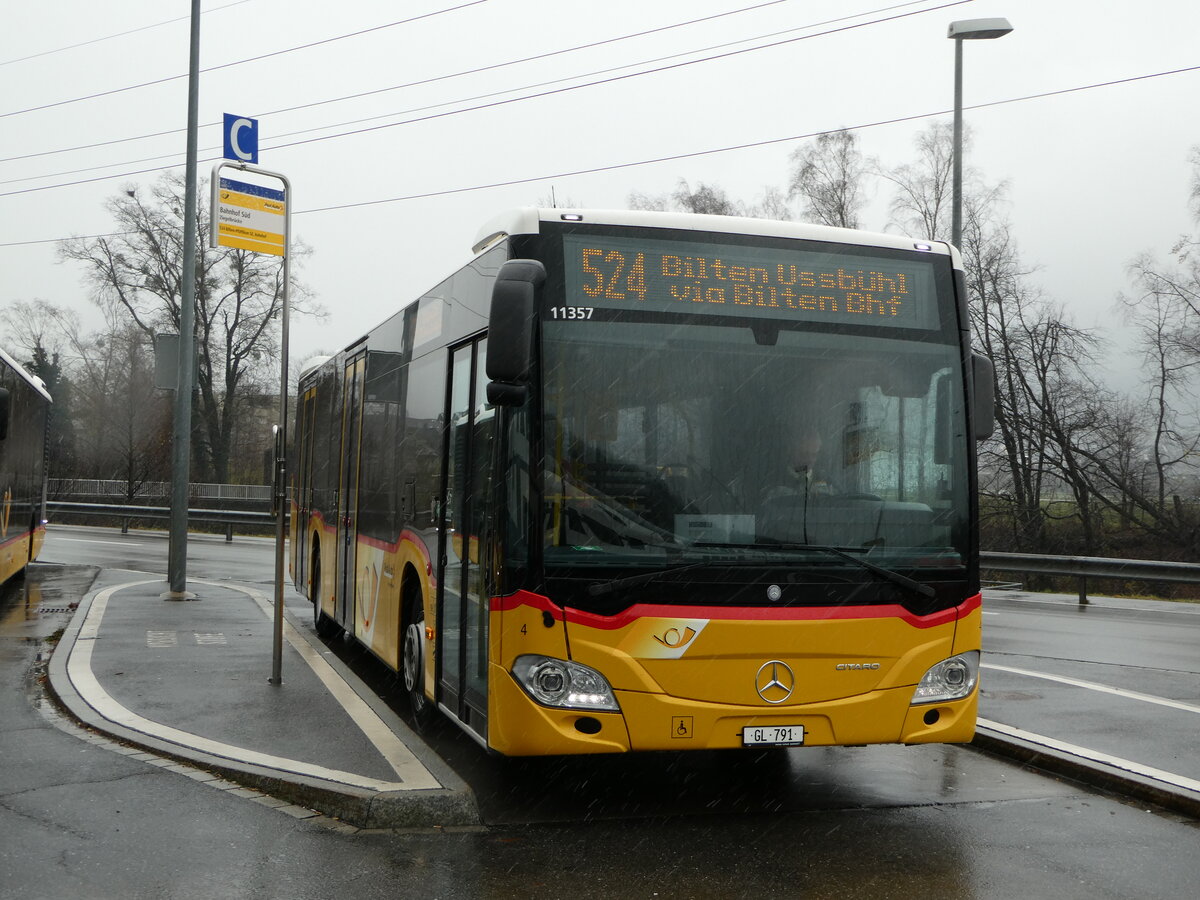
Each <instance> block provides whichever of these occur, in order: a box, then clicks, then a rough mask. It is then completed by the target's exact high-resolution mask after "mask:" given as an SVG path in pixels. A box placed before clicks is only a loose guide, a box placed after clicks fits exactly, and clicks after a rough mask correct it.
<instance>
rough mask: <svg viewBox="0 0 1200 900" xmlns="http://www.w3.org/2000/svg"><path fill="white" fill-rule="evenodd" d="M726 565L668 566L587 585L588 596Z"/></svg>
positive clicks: (692, 564)
mask: <svg viewBox="0 0 1200 900" xmlns="http://www.w3.org/2000/svg"><path fill="white" fill-rule="evenodd" d="M728 564H729V563H728V561H722V562H714V561H712V560H705V561H704V562H694V563H688V564H687V565H686V566H670V567H668V568H666V569H655V570H654V571H653V572H642V573H641V574H640V575H626V576H625V577H624V578H614V579H612V580H611V581H603V582H596V583H594V584H590V585H588V594H590V595H591V596H593V597H601V596H603V595H604V594H611V593H612V592H613V591H615V590H618V589H620V588H623V587H634V586H636V585H639V584H649V583H650V582H652V581H657V580H658V579H659V578H662V577H663V576H664V575H674V574H675V573H676V572H690V571H691V570H692V569H700V568H703V567H705V566H713V565H728ZM734 565H736V563H734Z"/></svg>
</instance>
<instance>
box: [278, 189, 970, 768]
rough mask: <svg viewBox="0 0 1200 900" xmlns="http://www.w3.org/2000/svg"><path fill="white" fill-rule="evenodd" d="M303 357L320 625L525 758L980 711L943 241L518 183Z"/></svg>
mask: <svg viewBox="0 0 1200 900" xmlns="http://www.w3.org/2000/svg"><path fill="white" fill-rule="evenodd" d="M474 249H475V254H474V257H473V258H472V259H471V261H470V262H469V263H467V264H466V265H465V266H463V267H462V268H461V269H459V270H458V271H457V272H454V273H453V274H452V275H450V277H448V278H447V279H446V280H445V281H443V282H441V283H440V284H438V285H437V286H435V287H434V288H432V289H431V290H429V291H428V292H426V293H424V294H423V295H421V296H419V297H417V298H416V299H414V300H412V301H411V302H408V303H406V304H403V303H397V310H398V311H397V312H396V313H395V314H394V315H393V316H392V317H391V318H389V319H388V320H387V321H385V322H383V323H382V324H381V325H379V326H378V327H377V328H375V329H374V330H372V331H371V332H370V333H369V334H367V335H366V336H365V337H362V338H360V339H359V340H357V341H355V342H354V343H353V344H351V345H349V346H348V347H346V349H345V350H344V351H342V352H341V353H339V354H338V355H337V356H336V357H333V358H328V359H323V360H319V361H314V363H313V364H311V365H310V366H309V367H308V368H307V369H306V371H305V372H304V373H303V375H302V377H301V380H300V388H299V397H298V408H297V417H296V425H297V427H296V438H295V447H294V450H293V460H294V467H293V471H294V475H295V477H294V483H293V495H292V496H293V509H292V511H293V515H292V519H291V522H292V525H291V539H292V548H293V549H292V558H291V566H292V573H293V578H294V581H295V584H296V586H297V588H298V589H299V590H300V591H301V592H303V593H305V594H306V595H307V596H308V597H309V598H310V599H311V600H312V602H313V612H314V616H315V620H316V626H317V628H318V630H320V631H321V632H324V633H331V632H336V631H339V630H343V631H345V632H349V633H350V634H351V635H352V636H353V637H354V638H355V639H356V640H357V641H360V642H361V643H362V644H363V645H365V646H366V647H367V648H369V649H370V650H371V651H372V652H373V653H374V654H375V655H376V656H378V657H379V658H380V659H381V660H382V661H383V662H384V663H386V664H387V665H389V666H391V667H393V668H394V669H395V670H397V671H398V672H400V673H402V674H403V678H404V684H405V686H406V688H407V690H408V691H409V693H410V695H411V698H412V705H413V710H414V715H415V717H416V718H417V719H418V720H422V719H424V718H426V717H427V716H429V715H433V714H436V712H437V711H439V710H440V712H441V713H442V714H445V715H446V716H449V717H450V718H451V719H452V720H453V721H455V722H456V723H458V724H459V725H460V726H461V727H462V728H463V729H464V730H466V731H467V732H468V733H469V734H470V735H471V736H472V737H473V738H475V739H476V740H477V741H478V742H479V743H480V744H482V745H483V746H485V747H487V748H489V749H490V750H493V751H496V752H499V753H503V754H509V755H535V754H569V753H603V752H618V751H629V750H682V749H690V748H696V749H701V748H706V749H707V748H727V747H728V748H732V747H764V746H829V745H848V744H870V743H889V742H891V743H895V742H900V743H919V742H952V741H967V740H970V739H971V737H972V735H973V733H974V729H975V719H976V708H977V699H978V690H977V684H978V672H979V650H980V617H981V612H980V582H979V547H978V528H977V524H976V523H977V509H976V490H975V488H976V475H975V441H976V440H977V439H979V438H981V437H985V436H986V435H987V434H988V433H989V432H990V430H991V427H992V425H991V423H992V411H991V410H992V399H991V398H992V381H991V379H992V374H991V367H990V365H989V364H988V362H987V360H986V359H984V358H982V357H978V356H975V355H973V354H972V353H971V350H970V344H969V336H968V317H967V309H966V293H965V287H964V281H963V274H962V269H961V263H960V261H959V256H958V253H957V251H955V250H954V249H953V248H951V247H949V246H948V245H946V244H942V243H934V242H928V241H920V240H913V239H910V238H905V237H898V236H892V235H882V234H869V233H865V232H858V231H849V230H843V229H834V228H826V227H819V226H815V225H803V224H797V223H791V222H777V221H760V220H753V219H740V218H731V217H723V216H702V215H684V214H674V213H655V212H628V211H621V212H615V211H589V210H570V211H564V210H560V209H548V210H547V209H544V210H535V209H521V210H516V211H513V212H511V213H510V214H508V215H506V216H503V217H501V218H500V219H498V220H496V221H495V222H493V223H491V224H490V225H489V226H488V227H486V228H485V229H484V230H483V232H482V233H481V234H480V237H479V241H478V243H477V245H476V246H475V248H474Z"/></svg>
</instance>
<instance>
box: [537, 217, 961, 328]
mask: <svg viewBox="0 0 1200 900" xmlns="http://www.w3.org/2000/svg"><path fill="white" fill-rule="evenodd" d="M822 246H823V247H828V246H830V245H822ZM563 256H564V260H563V263H564V275H565V280H566V298H565V302H566V304H567V306H565V307H564V308H563V310H564V315H563V316H561V317H563V318H572V319H575V318H590V314H589V313H588V312H587V310H596V309H605V308H607V309H622V310H634V309H641V310H653V311H662V312H687V313H694V314H702V315H729V316H749V317H754V318H759V317H761V318H772V319H780V320H785V321H810V322H828V323H847V324H857V325H869V326H876V327H885V328H912V329H922V330H935V329H937V328H938V327H939V322H940V316H939V312H938V305H937V292H936V288H935V277H934V269H933V264H932V259H931V260H930V262H929V263H924V262H921V261H916V260H914V261H909V260H904V259H896V258H889V257H886V256H874V255H862V254H861V253H857V252H841V251H839V250H837V249H836V248H834V249H829V250H826V249H820V250H814V249H807V248H806V247H796V248H788V247H781V246H778V245H775V244H772V245H770V246H750V245H741V244H713V243H702V242H688V241H666V240H657V239H653V238H650V239H639V238H629V237H617V236H614V237H606V236H602V235H579V234H567V235H564V236H563ZM569 310H573V311H575V314H573V315H566V311H569ZM581 310H582V311H581ZM550 317H551V318H559V317H560V316H558V315H555V314H553V313H551V314H550Z"/></svg>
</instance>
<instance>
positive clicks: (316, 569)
mask: <svg viewBox="0 0 1200 900" xmlns="http://www.w3.org/2000/svg"><path fill="white" fill-rule="evenodd" d="M308 571H309V572H310V573H311V575H312V586H311V587H310V588H309V593H310V594H312V602H313V628H315V629H316V631H317V637H322V638H331V637H333V636H334V635H336V634H337V633H338V632H339V631H340V630H341V629H340V628H338V625H337V622H335V621H333V619H331V618H329V616H327V615H325V613H324V611H322V609H321V548H320V547H319V546H317V545H316V544H314V545H313V552H312V565H311V566H309V568H308Z"/></svg>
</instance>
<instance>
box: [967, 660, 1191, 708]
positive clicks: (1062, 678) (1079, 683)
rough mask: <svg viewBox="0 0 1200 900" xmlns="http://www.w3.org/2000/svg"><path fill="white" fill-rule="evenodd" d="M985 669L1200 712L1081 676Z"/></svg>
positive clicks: (991, 665) (991, 666) (1187, 705)
mask: <svg viewBox="0 0 1200 900" xmlns="http://www.w3.org/2000/svg"><path fill="white" fill-rule="evenodd" d="M982 667H983V668H985V669H995V670H996V671H997V672H1011V673H1012V674H1014V675H1027V676H1028V677H1030V678H1044V679H1045V680H1046V681H1057V682H1059V683H1061V684H1069V685H1072V686H1074V687H1081V688H1087V689H1088V690H1089V691H1100V692H1101V693H1104V694H1113V695H1115V696H1117V697H1124V698H1125V699H1126V700H1141V701H1142V702H1143V703H1156V704H1158V705H1159V706H1169V707H1170V708H1171V709H1180V710H1183V711H1184V712H1191V713H1200V706H1194V705H1192V704H1191V703H1183V702H1182V701H1179V700H1169V699H1168V698H1166V697H1155V696H1154V695H1153V694H1139V693H1138V692H1137V691H1127V690H1125V689H1124V688H1117V687H1110V686H1109V685H1107V684H1097V683H1096V682H1094V681H1083V680H1082V679H1079V678H1069V677H1067V676H1066V675H1048V674H1046V673H1045V672H1031V671H1030V670H1029V669H1017V668H1013V667H1012V666H999V665H996V664H995V663H983V666H982Z"/></svg>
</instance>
